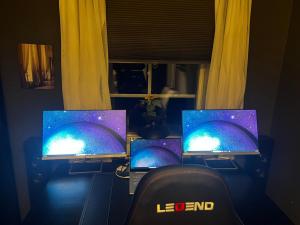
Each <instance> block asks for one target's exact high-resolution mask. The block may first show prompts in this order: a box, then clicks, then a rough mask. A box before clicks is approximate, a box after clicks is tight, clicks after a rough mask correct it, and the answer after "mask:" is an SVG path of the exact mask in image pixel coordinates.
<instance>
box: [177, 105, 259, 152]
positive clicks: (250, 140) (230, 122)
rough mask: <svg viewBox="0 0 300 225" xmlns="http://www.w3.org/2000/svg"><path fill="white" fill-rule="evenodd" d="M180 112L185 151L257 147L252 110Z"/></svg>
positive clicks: (227, 150)
mask: <svg viewBox="0 0 300 225" xmlns="http://www.w3.org/2000/svg"><path fill="white" fill-rule="evenodd" d="M182 115H183V116H182V123H183V124H182V127H183V151H184V152H203V151H208V152H253V151H257V150H258V134H257V121H256V112H255V110H186V111H183V113H182Z"/></svg>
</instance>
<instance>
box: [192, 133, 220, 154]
mask: <svg viewBox="0 0 300 225" xmlns="http://www.w3.org/2000/svg"><path fill="white" fill-rule="evenodd" d="M220 144H221V142H220V140H219V138H215V137H211V136H209V135H206V134H205V135H202V136H194V137H191V138H190V139H189V142H188V143H187V150H188V151H211V150H218V147H219V146H220Z"/></svg>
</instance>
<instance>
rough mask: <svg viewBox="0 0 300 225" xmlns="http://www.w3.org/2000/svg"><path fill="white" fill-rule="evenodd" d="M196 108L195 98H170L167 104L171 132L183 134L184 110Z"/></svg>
mask: <svg viewBox="0 0 300 225" xmlns="http://www.w3.org/2000/svg"><path fill="white" fill-rule="evenodd" d="M190 109H195V99H188V98H170V99H169V102H168V104H167V110H166V115H167V124H168V127H169V129H170V132H171V134H173V135H181V117H182V116H181V113H182V110H190Z"/></svg>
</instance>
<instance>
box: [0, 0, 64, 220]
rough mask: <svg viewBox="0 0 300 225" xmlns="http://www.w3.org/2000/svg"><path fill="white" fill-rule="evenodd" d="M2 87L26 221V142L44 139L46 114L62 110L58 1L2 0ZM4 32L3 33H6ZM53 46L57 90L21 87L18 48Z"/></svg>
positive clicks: (22, 213)
mask: <svg viewBox="0 0 300 225" xmlns="http://www.w3.org/2000/svg"><path fill="white" fill-rule="evenodd" d="M1 2H2V3H1V4H2V5H3V6H1V13H0V14H1V16H2V19H1V27H2V30H1V39H2V41H1V56H2V62H1V64H2V67H1V75H2V84H3V92H4V100H5V107H6V115H7V122H8V128H9V136H10V145H11V150H12V158H13V164H14V172H15V178H16V184H17V193H18V198H19V206H20V212H21V217H22V219H23V218H24V217H25V216H26V214H27V213H28V210H29V209H30V201H29V196H28V185H27V184H28V183H27V175H26V164H25V157H24V148H23V143H24V141H26V140H27V139H28V138H29V137H32V136H41V127H42V111H43V110H48V109H61V108H62V96H61V84H60V83H61V82H60V27H59V5H58V0H43V1H40V0H27V1H22V0H10V1H1ZM2 32H3V34H2ZM19 43H42V44H50V45H52V46H53V48H54V67H55V76H56V77H55V79H56V81H55V86H56V87H55V89H54V90H29V89H22V88H21V87H20V77H19V70H18V68H19V67H18V54H17V45H18V44H19Z"/></svg>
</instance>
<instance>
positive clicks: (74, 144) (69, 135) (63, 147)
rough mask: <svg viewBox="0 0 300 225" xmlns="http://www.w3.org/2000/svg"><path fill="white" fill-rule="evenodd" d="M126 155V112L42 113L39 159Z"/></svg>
mask: <svg viewBox="0 0 300 225" xmlns="http://www.w3.org/2000/svg"><path fill="white" fill-rule="evenodd" d="M116 154H118V155H119V154H126V111H125V110H99V111H88V110H86V111H84V110H83V111H45V112H44V113H43V156H68V157H69V156H70V157H71V156H82V155H91V156H93V155H116Z"/></svg>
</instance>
